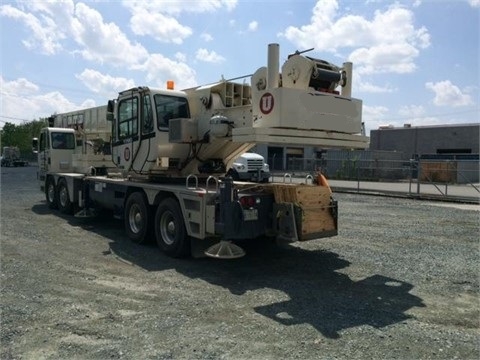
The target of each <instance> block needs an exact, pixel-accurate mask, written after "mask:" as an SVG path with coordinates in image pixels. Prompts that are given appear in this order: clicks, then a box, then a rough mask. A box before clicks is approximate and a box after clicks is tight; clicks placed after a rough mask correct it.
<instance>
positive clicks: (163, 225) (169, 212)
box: [155, 198, 190, 258]
mask: <svg viewBox="0 0 480 360" xmlns="http://www.w3.org/2000/svg"><path fill="white" fill-rule="evenodd" d="M155 238H156V239H157V244H158V247H159V248H160V249H161V250H162V251H163V252H164V253H165V254H167V255H168V256H171V257H174V258H181V257H186V256H188V255H190V237H189V236H188V235H187V230H186V229H185V223H184V221H183V216H182V210H181V209H180V205H179V204H178V201H176V200H175V199H173V198H167V199H165V200H163V201H162V202H161V203H160V205H159V206H158V208H157V212H156V214H155Z"/></svg>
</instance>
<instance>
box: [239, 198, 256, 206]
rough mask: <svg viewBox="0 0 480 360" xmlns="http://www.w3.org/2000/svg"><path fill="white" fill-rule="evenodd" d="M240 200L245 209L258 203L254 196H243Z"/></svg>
mask: <svg viewBox="0 0 480 360" xmlns="http://www.w3.org/2000/svg"><path fill="white" fill-rule="evenodd" d="M238 200H239V201H240V204H241V205H242V206H243V207H247V208H250V207H253V206H254V205H255V203H256V201H255V197H253V196H242V197H241V198H239V199H238Z"/></svg>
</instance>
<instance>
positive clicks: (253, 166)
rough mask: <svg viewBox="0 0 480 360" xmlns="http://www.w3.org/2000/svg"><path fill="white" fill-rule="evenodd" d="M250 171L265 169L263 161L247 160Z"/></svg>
mask: <svg viewBox="0 0 480 360" xmlns="http://www.w3.org/2000/svg"><path fill="white" fill-rule="evenodd" d="M247 166H248V171H250V170H258V169H260V170H261V169H262V167H263V160H247Z"/></svg>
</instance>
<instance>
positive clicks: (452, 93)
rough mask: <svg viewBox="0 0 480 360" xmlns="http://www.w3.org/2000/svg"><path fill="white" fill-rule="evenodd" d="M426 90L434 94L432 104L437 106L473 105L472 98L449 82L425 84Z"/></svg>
mask: <svg viewBox="0 0 480 360" xmlns="http://www.w3.org/2000/svg"><path fill="white" fill-rule="evenodd" d="M425 87H426V88H427V89H428V90H432V91H433V92H434V93H435V97H434V99H433V103H434V104H435V105H437V106H454V107H459V106H468V105H472V104H473V100H472V97H471V96H470V95H469V94H465V93H463V92H462V91H461V90H460V89H459V88H458V86H456V85H454V84H452V82H451V81H450V80H445V81H439V82H436V83H432V82H428V83H426V84H425Z"/></svg>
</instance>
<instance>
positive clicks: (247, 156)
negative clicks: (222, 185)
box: [227, 152, 270, 183]
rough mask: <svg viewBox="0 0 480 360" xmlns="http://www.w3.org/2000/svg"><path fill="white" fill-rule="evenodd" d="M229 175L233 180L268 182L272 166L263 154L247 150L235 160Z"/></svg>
mask: <svg viewBox="0 0 480 360" xmlns="http://www.w3.org/2000/svg"><path fill="white" fill-rule="evenodd" d="M227 176H231V177H232V178H233V180H240V181H253V182H264V183H267V182H268V181H269V178H270V167H269V166H268V164H267V163H265V159H264V158H263V156H262V155H260V154H256V153H252V152H246V153H244V154H242V155H240V156H239V157H238V158H236V159H235V160H234V162H233V164H232V167H231V168H230V169H229V171H228V173H227Z"/></svg>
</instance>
